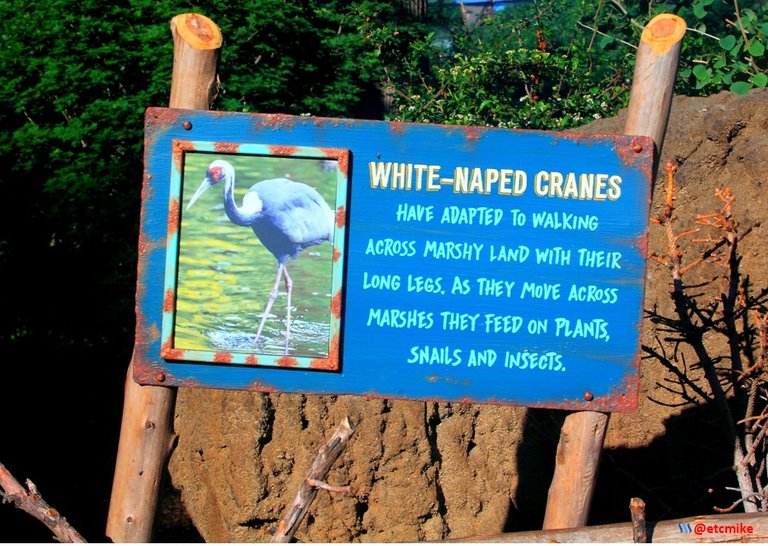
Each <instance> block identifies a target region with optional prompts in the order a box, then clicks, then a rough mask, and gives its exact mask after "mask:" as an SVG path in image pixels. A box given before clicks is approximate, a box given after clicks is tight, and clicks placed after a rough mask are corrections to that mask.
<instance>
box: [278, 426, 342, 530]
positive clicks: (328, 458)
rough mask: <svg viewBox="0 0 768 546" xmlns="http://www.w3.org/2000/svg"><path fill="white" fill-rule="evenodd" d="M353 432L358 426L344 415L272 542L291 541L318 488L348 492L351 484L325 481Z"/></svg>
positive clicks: (288, 509) (311, 469) (279, 525)
mask: <svg viewBox="0 0 768 546" xmlns="http://www.w3.org/2000/svg"><path fill="white" fill-rule="evenodd" d="M354 432H355V429H354V428H352V425H351V424H350V422H349V419H347V418H345V419H344V420H343V421H342V422H341V424H339V426H338V427H337V428H336V431H335V432H334V433H333V436H331V439H330V440H328V443H327V444H325V445H324V446H323V447H322V448H320V452H319V453H318V454H317V457H315V460H314V462H313V463H312V466H311V467H310V469H309V472H308V473H307V477H306V478H304V481H303V482H302V484H301V487H299V491H298V493H296V498H294V499H293V502H292V503H291V505H290V506H289V507H288V508H287V509H286V510H285V516H283V519H281V520H280V523H278V524H277V531H276V532H275V536H273V537H272V540H271V542H290V541H291V539H292V538H293V535H294V533H295V532H296V529H298V528H299V525H300V524H301V522H302V520H303V519H304V516H306V515H307V512H308V511H309V506H310V504H312V501H313V500H315V497H316V496H317V490H318V489H325V490H326V491H329V492H332V493H337V492H349V487H346V486H345V487H334V486H331V485H328V484H327V483H325V481H323V480H325V477H326V476H327V475H328V472H329V471H330V470H331V467H332V466H333V463H335V462H336V459H338V458H339V455H341V452H342V451H344V448H345V447H346V445H347V442H348V441H349V439H350V438H351V437H352V434H353V433H354Z"/></svg>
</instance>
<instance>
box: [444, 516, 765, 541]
mask: <svg viewBox="0 0 768 546" xmlns="http://www.w3.org/2000/svg"><path fill="white" fill-rule="evenodd" d="M647 529H648V535H647V541H648V542H652V543H678V542H679V543H685V544H690V543H694V542H709V543H715V542H718V543H722V542H760V543H765V542H767V541H768V515H766V514H764V513H760V514H755V513H751V514H727V515H725V516H724V515H719V514H718V515H714V516H691V517H689V518H684V519H675V520H667V521H659V522H648V524H647ZM631 541H632V524H631V523H613V524H608V525H593V526H590V527H579V528H574V529H553V530H544V531H523V532H520V533H503V534H500V535H486V536H472V537H465V538H459V539H451V540H444V541H440V542H474V543H480V542H483V543H486V542H516V543H520V542H525V543H558V542H570V543H573V542H578V543H582V544H584V543H594V542H599V543H607V542H621V543H631Z"/></svg>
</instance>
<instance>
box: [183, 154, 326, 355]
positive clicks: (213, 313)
mask: <svg viewBox="0 0 768 546" xmlns="http://www.w3.org/2000/svg"><path fill="white" fill-rule="evenodd" d="M215 159H226V160H227V161H229V162H230V163H231V164H232V165H233V166H234V167H235V171H236V181H235V202H236V203H237V204H238V206H239V205H240V204H241V203H242V197H243V195H244V194H245V193H246V191H247V190H248V188H250V187H251V186H252V185H253V184H255V183H256V182H258V181H260V180H265V179H269V178H280V177H286V178H290V179H291V180H295V181H297V182H304V183H307V184H309V185H311V186H313V187H314V188H315V189H317V190H318V191H319V192H320V193H321V194H322V195H323V197H324V198H325V200H326V202H327V203H328V204H329V206H330V207H331V209H334V208H335V206H334V203H335V192H336V170H335V168H334V169H328V170H326V169H324V168H323V167H324V165H327V164H324V163H323V162H321V161H320V160H316V159H295V158H282V157H262V156H242V155H237V156H233V155H226V154H206V153H187V154H186V155H185V160H184V178H183V190H182V199H181V202H182V205H181V209H182V216H181V229H180V244H179V263H178V282H177V303H176V322H175V330H174V337H175V342H174V346H175V347H176V348H180V349H187V350H190V349H191V350H202V351H216V352H218V351H227V352H238V353H258V354H273V355H282V354H285V331H286V307H287V294H286V292H285V284H284V283H283V282H282V281H281V284H280V293H279V295H278V297H277V299H276V300H275V303H274V305H273V306H272V310H271V312H270V314H269V316H268V318H267V322H266V324H265V326H264V330H263V332H262V339H261V342H260V344H259V348H258V349H254V347H253V341H254V339H255V337H256V331H257V329H258V327H259V323H260V321H261V317H262V314H263V311H264V308H265V307H266V304H267V300H268V298H269V292H270V291H271V290H272V287H273V286H274V283H275V279H276V276H277V262H276V260H275V258H274V256H272V254H271V253H270V252H269V251H268V250H267V249H266V248H264V246H262V244H261V243H260V242H259V240H258V238H257V237H256V235H255V234H254V233H253V231H252V230H251V228H248V227H240V226H236V225H234V224H232V223H231V222H230V221H229V218H227V215H226V213H225V211H224V197H223V196H224V188H223V184H218V185H216V186H214V187H212V188H210V189H209V190H208V191H207V192H206V193H205V194H203V195H202V196H201V197H200V199H198V201H197V202H196V203H195V204H194V206H193V207H192V208H191V209H189V210H185V209H186V206H187V203H188V202H189V199H190V198H191V197H192V195H193V194H194V192H195V190H196V189H197V187H198V186H199V185H200V183H201V182H202V181H203V178H204V177H205V170H206V168H207V166H208V164H209V163H210V162H211V161H213V160H215ZM332 256H333V247H332V246H331V245H330V244H329V243H323V244H321V245H318V246H314V247H310V248H308V249H305V250H304V251H303V252H302V253H301V254H300V255H299V257H298V258H297V259H296V260H295V261H294V260H289V261H288V263H287V267H288V273H289V274H290V276H291V279H292V280H293V291H292V301H291V307H292V310H291V336H290V339H289V349H288V354H290V355H292V356H306V357H312V358H316V357H326V356H328V344H329V337H330V298H331V293H330V292H331V279H332Z"/></svg>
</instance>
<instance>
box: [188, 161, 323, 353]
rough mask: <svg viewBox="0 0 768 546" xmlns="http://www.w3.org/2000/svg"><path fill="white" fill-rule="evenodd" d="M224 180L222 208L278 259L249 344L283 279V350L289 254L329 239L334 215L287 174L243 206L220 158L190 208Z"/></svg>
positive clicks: (255, 191) (256, 190)
mask: <svg viewBox="0 0 768 546" xmlns="http://www.w3.org/2000/svg"><path fill="white" fill-rule="evenodd" d="M220 182H223V183H224V210H225V211H226V213H227V217H228V218H229V220H230V222H232V223H233V224H235V225H237V226H243V227H250V228H251V229H252V230H253V232H254V233H255V234H256V237H258V239H259V241H261V244H263V245H264V247H265V248H266V249H267V250H269V251H270V252H271V253H272V255H273V256H274V257H275V259H276V260H277V278H276V279H275V285H274V287H273V288H272V290H271V291H270V293H269V299H268V301H267V305H266V307H265V309H264V314H263V315H262V318H261V323H260V324H259V329H258V331H257V332H256V338H255V339H254V341H253V346H254V347H258V345H259V341H260V340H261V332H262V330H263V329H264V323H265V322H266V320H267V315H268V314H269V312H270V311H271V310H272V305H273V304H274V302H275V299H276V298H277V295H278V288H279V287H280V281H281V279H283V280H284V281H285V290H286V292H287V293H288V303H287V310H286V329H285V354H288V340H289V338H290V334H291V292H292V289H293V281H292V280H291V277H290V275H289V274H288V268H287V266H286V262H287V261H288V258H294V259H295V258H296V257H297V256H298V254H299V253H300V252H301V251H302V250H304V249H305V248H307V247H310V246H314V245H319V244H322V243H323V242H325V241H328V242H329V243H331V244H333V222H334V214H333V211H332V210H331V208H330V207H329V206H328V204H327V203H326V202H325V199H323V197H322V196H321V195H320V194H319V193H318V192H317V190H315V189H314V188H312V187H311V186H308V185H307V184H303V183H301V182H294V181H293V180H289V179H288V178H274V179H270V180H262V181H261V182H257V183H256V184H254V185H253V186H251V187H250V189H248V192H247V193H246V194H245V196H244V197H243V204H242V206H240V207H238V206H237V204H236V203H235V168H234V167H233V166H232V165H231V164H230V163H229V162H228V161H225V160H223V159H217V160H215V161H213V162H211V163H210V165H208V168H207V170H206V172H205V178H204V179H203V182H202V184H200V187H199V188H198V189H197V191H196V192H195V193H194V195H193V196H192V198H191V199H190V200H189V204H188V205H187V209H186V210H189V209H190V208H191V207H192V205H194V204H195V201H197V200H198V198H199V197H200V196H201V195H202V194H203V193H205V191H206V190H208V189H209V188H210V187H212V186H215V185H216V184H219V183H220Z"/></svg>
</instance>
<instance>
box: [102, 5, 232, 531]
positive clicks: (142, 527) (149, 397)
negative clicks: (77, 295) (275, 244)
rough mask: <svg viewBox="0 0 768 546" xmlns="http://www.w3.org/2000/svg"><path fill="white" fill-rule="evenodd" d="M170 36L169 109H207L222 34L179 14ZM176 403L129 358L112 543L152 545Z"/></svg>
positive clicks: (171, 393) (173, 391) (111, 507)
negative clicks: (140, 379) (140, 378)
mask: <svg viewBox="0 0 768 546" xmlns="http://www.w3.org/2000/svg"><path fill="white" fill-rule="evenodd" d="M171 34H172V36H173V44H174V48H173V76H172V81H171V97H170V106H171V107H173V108H190V109H204V108H208V104H209V101H210V93H211V89H212V86H213V82H214V81H215V79H216V62H217V58H218V48H219V47H220V46H221V32H220V31H219V28H218V27H217V26H216V25H215V24H214V23H213V21H211V20H210V19H208V18H207V17H204V16H202V15H197V14H183V15H178V16H176V17H174V18H173V20H172V21H171ZM175 403H176V389H172V388H167V387H157V386H140V385H139V384H138V383H136V382H135V381H134V379H133V359H131V364H130V366H129V368H128V376H127V378H126V381H125V402H124V406H123V418H122V424H121V427H120V444H119V446H118V451H117V460H116V463H115V478H114V481H113V485H112V497H111V499H110V503H109V514H108V517H107V531H106V534H107V536H108V537H109V538H111V539H112V541H114V542H149V541H150V540H151V537H152V529H153V527H154V520H155V512H156V511H157V504H158V496H159V492H160V483H161V479H162V476H163V471H164V470H165V465H166V462H167V460H168V456H169V455H170V452H171V449H172V446H173V442H174V439H175V437H174V433H173V410H174V406H175Z"/></svg>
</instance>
